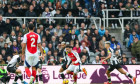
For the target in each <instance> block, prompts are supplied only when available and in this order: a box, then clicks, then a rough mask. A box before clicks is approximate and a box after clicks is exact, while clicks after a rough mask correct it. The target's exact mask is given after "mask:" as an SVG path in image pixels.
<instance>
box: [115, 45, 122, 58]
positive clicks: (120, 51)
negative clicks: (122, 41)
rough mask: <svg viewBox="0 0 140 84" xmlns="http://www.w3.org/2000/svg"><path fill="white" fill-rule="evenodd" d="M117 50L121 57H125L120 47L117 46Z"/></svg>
mask: <svg viewBox="0 0 140 84" xmlns="http://www.w3.org/2000/svg"><path fill="white" fill-rule="evenodd" d="M115 50H117V51H118V52H119V56H122V55H123V50H122V49H121V46H120V45H117V48H116V49H115Z"/></svg>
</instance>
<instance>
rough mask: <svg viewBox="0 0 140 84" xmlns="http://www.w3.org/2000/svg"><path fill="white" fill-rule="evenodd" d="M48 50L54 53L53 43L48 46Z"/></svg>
mask: <svg viewBox="0 0 140 84" xmlns="http://www.w3.org/2000/svg"><path fill="white" fill-rule="evenodd" d="M48 49H49V51H51V52H54V48H53V45H52V43H49V44H48Z"/></svg>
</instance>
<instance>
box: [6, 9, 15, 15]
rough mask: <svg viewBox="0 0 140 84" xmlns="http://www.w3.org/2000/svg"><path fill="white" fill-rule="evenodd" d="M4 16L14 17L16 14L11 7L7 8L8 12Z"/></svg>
mask: <svg viewBox="0 0 140 84" xmlns="http://www.w3.org/2000/svg"><path fill="white" fill-rule="evenodd" d="M5 16H6V17H16V14H15V13H13V10H12V8H9V9H8V12H7V13H6V14H5Z"/></svg>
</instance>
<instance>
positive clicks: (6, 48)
mask: <svg viewBox="0 0 140 84" xmlns="http://www.w3.org/2000/svg"><path fill="white" fill-rule="evenodd" d="M3 49H5V51H6V54H7V55H12V51H11V50H10V48H9V47H8V44H7V43H5V44H4V48H3Z"/></svg>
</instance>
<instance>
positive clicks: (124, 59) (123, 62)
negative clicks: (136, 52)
mask: <svg viewBox="0 0 140 84" xmlns="http://www.w3.org/2000/svg"><path fill="white" fill-rule="evenodd" d="M120 64H122V65H126V64H129V63H128V61H127V58H126V57H123V59H122V62H121V63H120Z"/></svg>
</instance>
